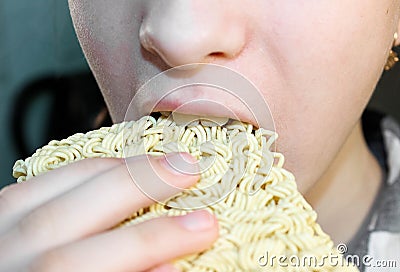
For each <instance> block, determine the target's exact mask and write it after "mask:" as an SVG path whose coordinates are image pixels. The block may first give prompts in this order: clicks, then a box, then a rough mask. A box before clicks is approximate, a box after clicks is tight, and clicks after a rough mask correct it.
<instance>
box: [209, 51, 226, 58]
mask: <svg viewBox="0 0 400 272" xmlns="http://www.w3.org/2000/svg"><path fill="white" fill-rule="evenodd" d="M209 56H210V57H215V58H220V57H224V56H225V53H223V52H213V53H211V54H210V55H209Z"/></svg>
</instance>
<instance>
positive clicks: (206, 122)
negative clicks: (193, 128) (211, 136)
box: [200, 116, 229, 127]
mask: <svg viewBox="0 0 400 272" xmlns="http://www.w3.org/2000/svg"><path fill="white" fill-rule="evenodd" d="M200 121H201V124H202V125H203V126H206V127H213V126H220V127H221V126H223V125H225V124H226V123H228V121H229V118H228V117H208V116H207V117H203V119H201V120H200Z"/></svg>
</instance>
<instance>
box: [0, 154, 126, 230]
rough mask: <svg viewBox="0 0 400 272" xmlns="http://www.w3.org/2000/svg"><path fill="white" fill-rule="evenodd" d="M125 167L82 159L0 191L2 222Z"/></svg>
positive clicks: (116, 161) (115, 162)
mask: <svg viewBox="0 0 400 272" xmlns="http://www.w3.org/2000/svg"><path fill="white" fill-rule="evenodd" d="M123 164H124V161H123V160H122V159H110V158H108V159H105V158H101V159H100V158H96V159H85V160H82V161H79V162H75V163H72V164H69V165H67V166H64V167H61V168H58V169H55V170H52V171H50V172H48V173H46V174H43V175H40V176H37V177H34V178H32V180H30V181H28V182H22V183H15V184H12V185H10V186H8V187H5V188H3V190H1V191H0V214H1V217H2V221H3V223H4V222H6V221H8V220H9V218H11V217H15V215H17V214H20V215H22V214H24V213H26V212H27V211H30V210H32V209H34V208H36V207H38V206H40V205H42V204H43V203H46V202H47V201H49V200H51V199H53V198H55V197H57V196H59V195H60V194H62V193H65V192H67V191H69V190H71V189H72V188H74V187H76V186H78V185H80V184H82V183H83V182H84V181H85V180H88V179H90V178H93V177H94V176H96V175H99V174H101V173H104V172H106V171H109V170H110V169H112V168H115V167H117V166H121V165H123Z"/></svg>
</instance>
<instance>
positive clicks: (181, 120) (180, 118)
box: [150, 111, 241, 127]
mask: <svg viewBox="0 0 400 272" xmlns="http://www.w3.org/2000/svg"><path fill="white" fill-rule="evenodd" d="M150 115H151V116H152V117H154V118H155V119H158V118H159V117H160V116H165V117H168V118H171V120H173V121H174V122H175V123H176V124H177V125H179V126H186V127H195V126H198V125H203V126H205V127H215V126H220V127H224V126H226V125H230V124H232V123H234V122H241V121H239V120H236V119H233V118H229V117H217V116H201V115H193V114H184V113H180V112H172V111H160V112H152V113H151V114H150Z"/></svg>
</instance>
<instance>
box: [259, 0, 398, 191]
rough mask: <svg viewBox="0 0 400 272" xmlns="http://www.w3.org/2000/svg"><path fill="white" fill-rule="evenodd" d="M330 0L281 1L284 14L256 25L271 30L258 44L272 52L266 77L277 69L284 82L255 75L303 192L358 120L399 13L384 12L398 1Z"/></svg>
mask: <svg viewBox="0 0 400 272" xmlns="http://www.w3.org/2000/svg"><path fill="white" fill-rule="evenodd" d="M327 3H328V2H326V1H325V2H324V1H322V2H321V1H318V2H315V1H309V2H307V3H306V1H298V2H296V3H294V1H291V3H290V6H289V5H284V4H282V5H280V7H281V9H280V12H279V13H278V14H279V16H277V15H274V14H273V13H272V11H274V9H272V10H271V13H270V14H268V15H266V16H265V18H268V19H266V20H268V24H265V23H264V26H262V25H259V26H258V28H259V29H264V30H265V32H263V34H262V35H260V36H262V38H259V40H258V41H257V42H258V43H259V44H263V45H262V47H263V48H266V50H265V52H272V53H271V54H273V56H270V55H268V54H269V53H267V58H268V64H271V63H273V64H274V65H275V68H274V69H271V68H269V70H270V72H269V73H267V75H268V76H269V75H272V77H274V76H276V75H278V78H279V81H278V80H271V79H268V78H266V77H265V74H264V75H263V74H260V73H258V75H254V78H255V81H256V82H257V83H258V84H259V86H261V87H260V89H262V90H263V92H264V95H265V97H266V99H267V100H268V101H269V104H270V106H271V111H272V114H273V117H274V119H275V122H276V128H277V131H278V133H279V134H280V138H279V140H278V147H279V148H280V151H282V152H283V153H284V154H285V156H286V158H287V160H286V161H287V164H286V166H287V167H288V168H289V169H290V170H292V171H293V172H294V173H295V174H296V176H297V177H298V179H299V185H300V189H301V190H302V191H303V192H304V191H306V190H307V189H308V188H309V187H310V186H312V184H313V183H314V182H315V181H316V180H317V179H318V178H319V177H320V176H321V175H322V174H323V172H324V171H325V170H326V169H327V167H328V166H329V164H330V163H331V161H332V160H333V158H334V156H335V155H336V153H337V152H338V150H339V149H340V147H341V146H342V144H343V143H344V141H345V139H346V137H347V136H348V134H349V133H350V132H351V130H352V128H353V127H354V125H355V124H356V122H357V121H358V120H359V118H360V115H361V114H362V111H363V110H364V108H365V106H366V104H367V102H368V100H369V98H370V96H371V94H372V92H373V90H374V87H375V85H376V83H377V81H378V79H379V77H380V75H381V73H382V68H383V65H384V63H385V61H386V55H387V52H388V49H389V48H390V46H389V43H390V36H391V35H392V31H394V28H393V27H394V24H393V22H392V21H391V20H390V18H393V17H394V16H393V14H386V11H387V9H388V8H390V9H389V10H390V12H394V11H395V10H396V9H395V8H394V7H393V6H391V5H392V4H393V1H383V2H377V1H337V2H335V3H332V4H327ZM328 5H329V7H327V6H328ZM277 10H278V9H276V10H275V12H276V11H277ZM298 11H302V12H301V13H299V12H298ZM271 18H272V19H271ZM377 22H379V23H377ZM388 38H389V39H388ZM386 41H387V42H386ZM265 52H264V53H265ZM260 55H261V53H260ZM258 57H261V56H258ZM258 57H255V58H254V59H257V58H258ZM264 59H265V57H264Z"/></svg>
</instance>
